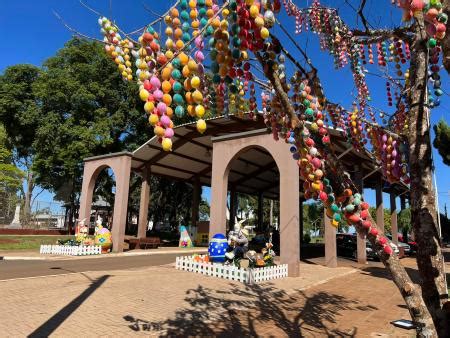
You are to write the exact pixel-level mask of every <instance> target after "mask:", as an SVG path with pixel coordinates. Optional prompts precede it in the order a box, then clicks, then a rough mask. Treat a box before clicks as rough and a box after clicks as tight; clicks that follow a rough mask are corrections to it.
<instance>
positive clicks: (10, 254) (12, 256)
mask: <svg viewBox="0 0 450 338" xmlns="http://www.w3.org/2000/svg"><path fill="white" fill-rule="evenodd" d="M207 252H208V248H204V247H198V248H186V249H184V248H177V247H160V248H158V249H147V250H140V249H136V250H130V251H126V252H120V253H107V254H101V255H92V256H62V255H44V254H40V253H39V251H36V250H33V251H29V250H27V251H20V250H14V251H6V250H0V260H50V261H51V260H73V259H96V258H111V257H131V256H149V255H165V254H193V253H198V254H205V253H207Z"/></svg>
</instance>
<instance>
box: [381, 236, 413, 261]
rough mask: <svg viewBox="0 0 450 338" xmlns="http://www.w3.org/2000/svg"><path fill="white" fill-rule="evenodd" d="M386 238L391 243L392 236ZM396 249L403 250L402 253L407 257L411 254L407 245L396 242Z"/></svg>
mask: <svg viewBox="0 0 450 338" xmlns="http://www.w3.org/2000/svg"><path fill="white" fill-rule="evenodd" d="M386 237H387V238H389V239H390V240H391V241H392V235H386ZM397 247H398V249H399V252H400V249H401V248H403V252H404V254H405V255H406V256H409V255H410V254H411V246H410V245H409V244H406V243H403V242H400V241H399V242H398V243H397Z"/></svg>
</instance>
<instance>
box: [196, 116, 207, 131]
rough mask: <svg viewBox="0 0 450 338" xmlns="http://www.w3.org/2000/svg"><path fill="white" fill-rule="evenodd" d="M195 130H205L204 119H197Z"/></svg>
mask: <svg viewBox="0 0 450 338" xmlns="http://www.w3.org/2000/svg"><path fill="white" fill-rule="evenodd" d="M197 130H198V132H199V133H200V134H203V133H204V132H205V130H206V122H205V120H202V119H200V120H198V121H197Z"/></svg>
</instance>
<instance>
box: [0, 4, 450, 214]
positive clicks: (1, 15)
mask: <svg viewBox="0 0 450 338" xmlns="http://www.w3.org/2000/svg"><path fill="white" fill-rule="evenodd" d="M173 2H174V1H160V0H143V1H142V0H129V1H119V0H97V1H93V0H90V1H89V0H86V3H87V4H89V5H90V6H92V7H94V8H95V9H97V10H98V11H100V12H101V13H103V14H104V15H106V16H109V17H112V18H113V19H114V20H115V21H116V23H117V24H118V25H119V26H120V27H121V28H122V29H123V30H124V31H132V30H134V29H137V28H139V27H141V26H143V25H144V24H146V23H148V22H150V21H153V20H154V19H155V16H154V15H152V14H151V13H149V12H148V11H146V10H145V9H144V7H143V5H142V3H145V4H146V5H147V6H148V7H151V8H152V9H153V10H154V11H155V12H157V13H164V12H165V11H166V10H167V9H168V8H169V7H170V5H171V4H172V3H173ZM354 2H355V1H350V3H354ZM390 2H391V1H390V0H376V1H374V0H372V1H368V5H367V7H366V13H367V18H368V19H369V22H370V23H371V24H372V25H374V26H376V27H393V26H395V25H399V24H400V11H399V10H397V9H395V8H393V7H392V6H391V5H390ZM295 3H296V4H297V5H299V6H307V4H310V3H311V1H306V0H296V1H295ZM322 4H324V5H329V6H334V7H338V8H340V10H339V13H340V15H341V16H342V17H343V18H344V19H345V20H346V22H348V24H349V25H350V26H351V27H355V26H360V23H359V22H357V20H356V15H355V13H354V11H353V10H352V9H351V8H350V7H349V6H348V5H346V4H345V1H344V0H334V1H333V0H329V1H326V0H323V1H322ZM1 9H2V10H1V11H0V34H1V36H2V43H1V44H0V53H1V54H0V55H2V57H1V58H0V71H1V72H2V71H3V70H4V69H5V68H6V67H8V66H10V65H13V64H17V63H31V64H35V65H41V64H42V62H43V61H44V60H45V59H46V58H48V57H50V56H52V55H54V53H55V52H56V51H57V50H58V49H60V48H62V47H63V45H64V43H65V42H66V41H67V40H68V39H70V37H71V35H72V34H71V33H70V32H69V31H68V30H67V29H66V28H65V27H64V26H63V24H62V23H61V22H60V21H59V20H58V19H57V18H56V17H55V16H54V15H53V12H52V11H53V10H55V11H57V12H58V13H59V14H60V15H61V16H62V17H63V18H64V20H65V21H66V22H67V23H68V24H69V25H71V26H73V27H74V28H76V29H77V30H78V31H80V32H83V33H85V34H87V35H89V36H93V37H100V33H99V27H98V24H97V16H96V15H95V14H93V13H91V12H89V11H88V10H87V9H86V8H84V7H83V6H81V5H80V4H79V2H78V0H64V1H57V0H40V1H36V0H22V1H2V8H1ZM278 19H279V20H280V21H281V22H282V23H283V25H284V26H285V27H286V28H287V29H288V30H289V31H290V32H292V33H293V32H294V19H293V18H292V17H287V15H286V14H285V12H284V9H282V13H281V15H279V16H278ZM274 33H275V35H277V36H278V37H280V38H281V41H282V42H283V43H284V44H285V46H286V47H287V49H288V50H290V51H292V52H295V48H294V47H293V45H292V43H290V42H289V41H287V39H286V38H285V36H284V35H283V33H282V32H281V30H280V29H279V28H278V27H276V28H275V29H274ZM295 39H296V41H297V42H298V43H299V44H300V45H302V46H303V47H304V48H305V49H306V50H307V51H308V55H309V56H310V58H311V60H312V62H313V64H314V65H315V66H316V67H317V68H318V69H319V76H320V78H321V80H322V83H323V85H324V89H325V93H326V95H327V96H328V98H329V99H330V100H332V101H334V102H338V103H341V104H343V105H344V106H346V107H350V106H351V103H352V101H353V100H354V97H353V96H352V92H353V91H354V87H353V81H352V77H351V72H350V71H349V69H348V68H346V69H344V70H339V71H335V70H334V68H333V62H332V59H331V57H330V56H329V55H328V52H322V51H320V48H319V41H318V39H317V36H314V35H313V34H310V33H304V34H300V35H295ZM375 57H376V54H375ZM299 60H300V62H301V63H304V61H303V60H302V59H301V58H300V57H299ZM287 68H288V70H290V69H292V67H291V66H290V65H289V64H288V65H287ZM371 70H373V71H375V67H374V68H373V69H371ZM441 75H442V76H443V77H442V83H443V84H444V90H446V91H447V92H450V87H449V86H448V84H449V83H450V82H449V77H448V76H447V75H446V74H444V71H442V72H441ZM368 84H369V88H370V89H371V96H372V99H373V100H372V104H373V105H374V106H376V107H377V108H380V109H383V110H386V111H387V112H390V113H392V110H390V109H389V107H387V104H386V92H385V89H384V88H385V87H384V86H385V84H384V81H383V80H380V79H379V78H377V77H368ZM446 84H447V87H446ZM441 102H442V103H441V106H440V107H439V108H437V109H434V110H433V111H432V115H431V121H432V124H435V123H436V122H437V121H439V119H441V118H445V119H446V120H447V121H450V119H449V112H450V108H449V107H450V98H449V96H448V95H444V96H443V97H442V99H441ZM150 136H151V135H149V137H150ZM432 137H434V135H432ZM433 155H434V159H435V165H436V178H437V186H438V193H439V194H438V196H439V201H440V203H439V204H440V207H441V209H443V206H444V203H447V205H448V206H449V207H450V195H449V193H450V171H449V170H450V168H449V167H447V166H445V165H444V164H443V163H442V159H441V157H440V156H439V154H438V153H437V151H435V150H433ZM204 195H205V196H206V197H207V198H208V199H209V189H205V191H204ZM365 196H366V199H367V200H368V201H369V203H371V204H373V202H374V196H375V194H374V192H373V191H366V192H365ZM38 199H39V200H51V199H52V196H51V194H49V193H47V192H44V193H42V194H41V195H40V196H39V197H38ZM385 206H388V197H387V196H385Z"/></svg>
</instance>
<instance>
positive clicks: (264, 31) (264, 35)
mask: <svg viewBox="0 0 450 338" xmlns="http://www.w3.org/2000/svg"><path fill="white" fill-rule="evenodd" d="M269 36H270V33H269V30H268V29H267V28H266V27H263V28H261V37H262V38H263V39H267V38H268V37H269Z"/></svg>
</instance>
